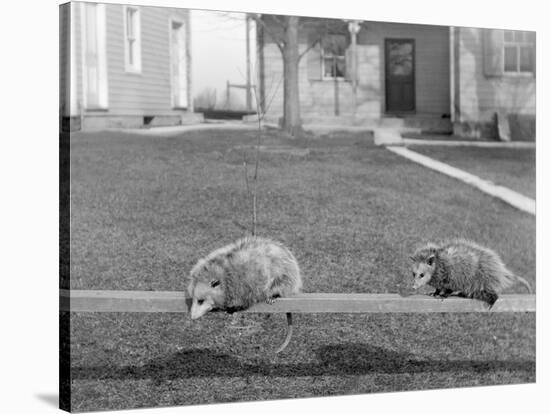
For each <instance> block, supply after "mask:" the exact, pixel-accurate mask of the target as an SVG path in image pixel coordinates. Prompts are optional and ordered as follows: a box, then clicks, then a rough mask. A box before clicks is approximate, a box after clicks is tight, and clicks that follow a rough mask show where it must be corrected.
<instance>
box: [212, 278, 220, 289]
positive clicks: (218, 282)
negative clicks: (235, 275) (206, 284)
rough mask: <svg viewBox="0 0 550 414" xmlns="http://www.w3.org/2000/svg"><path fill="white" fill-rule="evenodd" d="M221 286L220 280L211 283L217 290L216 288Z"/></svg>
mask: <svg viewBox="0 0 550 414" xmlns="http://www.w3.org/2000/svg"><path fill="white" fill-rule="evenodd" d="M219 285H220V281H219V280H213V281H212V282H210V286H211V287H213V288H215V287H216V286H219Z"/></svg>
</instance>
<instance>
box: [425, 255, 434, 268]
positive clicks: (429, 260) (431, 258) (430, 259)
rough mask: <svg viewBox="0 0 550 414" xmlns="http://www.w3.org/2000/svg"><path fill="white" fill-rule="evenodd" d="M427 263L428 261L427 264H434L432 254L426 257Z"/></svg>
mask: <svg viewBox="0 0 550 414" xmlns="http://www.w3.org/2000/svg"><path fill="white" fill-rule="evenodd" d="M427 263H428V266H431V265H433V264H434V257H433V256H430V257H428V260H427Z"/></svg>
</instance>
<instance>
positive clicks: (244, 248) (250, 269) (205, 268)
mask: <svg viewBox="0 0 550 414" xmlns="http://www.w3.org/2000/svg"><path fill="white" fill-rule="evenodd" d="M190 278H191V280H190V282H189V285H188V287H187V291H188V294H189V297H190V298H191V299H192V305H191V318H192V319H197V318H200V317H201V316H202V315H204V314H205V313H206V312H209V311H211V310H214V309H219V310H225V311H227V312H235V311H239V310H244V309H247V308H249V307H250V306H252V305H253V304H255V303H259V302H264V301H265V302H267V303H273V301H274V300H275V298H277V297H286V296H292V295H294V294H297V293H299V292H300V290H301V288H302V278H301V276H300V268H299V267H298V262H297V261H296V258H295V257H294V255H293V254H292V253H291V252H290V251H289V250H288V249H287V248H286V247H284V246H283V245H282V244H280V243H277V242H274V241H272V240H269V239H264V238H259V237H246V238H243V239H240V240H238V241H236V242H235V243H232V244H229V245H227V246H225V247H222V248H220V249H217V250H214V251H213V252H212V253H210V254H209V255H208V256H206V257H205V258H203V259H200V260H199V261H198V262H197V264H196V265H195V266H194V267H193V269H192V270H191V273H190ZM286 316H287V323H288V331H287V335H286V338H285V341H284V342H283V344H282V345H281V347H280V348H279V349H278V350H277V351H276V352H277V353H278V352H281V351H282V350H283V349H284V348H286V346H287V345H288V343H289V342H290V338H291V336H292V314H290V313H287V314H286Z"/></svg>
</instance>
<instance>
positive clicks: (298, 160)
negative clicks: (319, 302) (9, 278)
mask: <svg viewBox="0 0 550 414" xmlns="http://www.w3.org/2000/svg"><path fill="white" fill-rule="evenodd" d="M333 135H339V136H332V137H326V138H321V139H301V140H298V141H289V140H286V139H284V138H281V137H279V136H277V133H276V132H268V133H267V136H266V137H265V139H264V141H263V144H264V145H265V146H266V147H268V149H269V147H272V146H274V145H283V146H285V147H287V148H288V147H297V148H296V150H295V151H292V152H288V151H265V152H262V162H261V166H260V184H261V187H260V191H259V194H258V197H259V199H258V203H259V204H258V206H259V210H258V216H259V225H258V233H259V234H260V235H263V236H269V237H272V238H274V239H278V240H280V241H282V242H284V243H285V244H286V245H288V246H289V247H290V249H291V250H292V251H293V252H294V253H295V255H296V257H297V259H298V261H299V262H300V264H301V267H302V271H303V274H304V291H306V292H357V293H360V292H373V293H384V292H401V291H408V289H409V280H408V278H407V277H406V275H408V271H407V256H408V254H409V253H410V252H411V251H412V250H413V249H414V248H415V247H416V246H417V245H418V244H419V243H421V242H424V241H427V240H432V239H441V238H445V237H470V238H472V239H475V240H477V241H479V242H481V243H484V244H487V245H489V246H491V247H493V248H494V249H496V250H497V251H498V252H500V253H501V254H502V256H503V257H504V258H505V261H506V263H507V264H508V265H509V266H510V268H511V269H513V270H514V271H516V272H518V273H519V274H521V275H522V276H524V277H525V278H526V279H528V280H529V281H530V283H531V284H532V285H533V286H534V280H535V219H534V217H532V216H530V215H527V214H524V213H521V212H518V211H516V210H515V209H513V208H512V207H509V206H508V205H506V204H504V203H502V202H500V201H498V200H494V199H492V198H491V197H489V196H486V195H484V194H482V193H480V192H478V191H476V190H474V189H472V188H470V187H469V186H467V185H465V184H462V183H459V182H457V181H455V180H452V179H450V178H448V177H445V176H443V175H440V174H438V173H435V172H433V171H430V170H428V169H425V168H423V167H421V166H418V165H416V164H414V163H411V162H409V161H407V160H405V159H402V158H401V157H399V156H397V155H394V154H392V153H390V152H389V151H386V150H385V149H382V148H378V147H375V146H374V145H373V144H372V137H370V136H365V135H364V134H350V133H339V134H333ZM254 140H255V134H254V133H253V132H235V131H232V132H228V131H196V132H192V133H188V134H186V135H185V136H182V137H171V138H159V137H155V138H152V137H144V136H131V135H126V134H122V133H101V134H75V135H74V136H73V137H72V138H71V180H72V181H71V252H70V254H71V263H70V266H71V281H70V286H71V287H72V288H76V289H140V290H183V289H184V287H185V282H184V276H185V275H186V274H187V273H188V271H189V270H190V268H191V266H192V265H193V264H194V262H195V261H196V260H197V259H198V258H199V257H201V256H202V255H204V254H206V253H207V252H209V251H210V250H212V249H213V248H216V247H220V246H222V245H224V244H226V243H229V242H231V241H233V240H234V239H236V238H238V237H241V236H243V235H244V230H243V226H244V227H247V226H249V224H250V216H251V214H250V202H249V200H248V199H247V197H246V186H245V181H244V173H243V157H244V155H245V154H246V158H247V159H248V160H249V162H250V160H251V159H252V156H253V152H252V151H251V150H250V149H247V146H249V145H252V144H253V143H254ZM278 148H280V147H278ZM65 283H67V282H66V281H65ZM517 292H522V290H521V288H517ZM434 300H435V299H434ZM295 325H296V329H295V334H294V337H293V340H292V342H291V343H290V345H289V347H288V348H287V349H286V350H285V352H283V354H282V355H279V356H275V355H274V354H273V353H272V351H273V350H274V349H275V347H276V346H277V345H278V344H279V343H280V341H282V339H283V336H284V326H285V319H284V317H283V316H282V315H273V316H271V317H269V318H268V317H265V316H263V315H243V316H241V315H238V314H237V315H235V316H233V317H232V316H228V315H225V314H211V315H207V316H205V317H204V318H202V319H200V320H198V321H195V322H193V323H192V322H191V321H190V320H189V319H188V318H186V317H185V315H182V314H77V315H73V316H72V318H71V344H72V354H71V363H72V404H73V409H74V410H76V411H84V410H99V409H102V410H104V409H117V408H134V407H147V406H157V405H176V404H199V403H207V402H222V401H243V400H257V399H274V398H288V397H307V396H321V395H337V394H355V393H365V392H380V391H395V390H411V389H427V388H443V387H457V386H472V385H482V384H510V383H521V382H534V381H535V317H534V315H531V314H509V315H501V314H482V315H474V314H472V315H470V314H465V315H459V314H434V315H429V316H426V315H413V314H410V315H409V314H404V315H398V314H395V315H375V314H373V315H342V314H338V315H296V318H295ZM243 326H244V327H246V328H247V329H243Z"/></svg>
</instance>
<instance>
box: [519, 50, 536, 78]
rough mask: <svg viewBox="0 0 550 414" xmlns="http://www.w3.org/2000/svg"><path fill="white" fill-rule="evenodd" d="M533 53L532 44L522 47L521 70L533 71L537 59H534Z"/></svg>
mask: <svg viewBox="0 0 550 414" xmlns="http://www.w3.org/2000/svg"><path fill="white" fill-rule="evenodd" d="M533 55H534V54H533V47H532V46H523V47H521V48H520V62H519V70H520V71H521V72H533V69H534V67H535V62H534V60H535V59H533V57H534V56H533Z"/></svg>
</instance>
